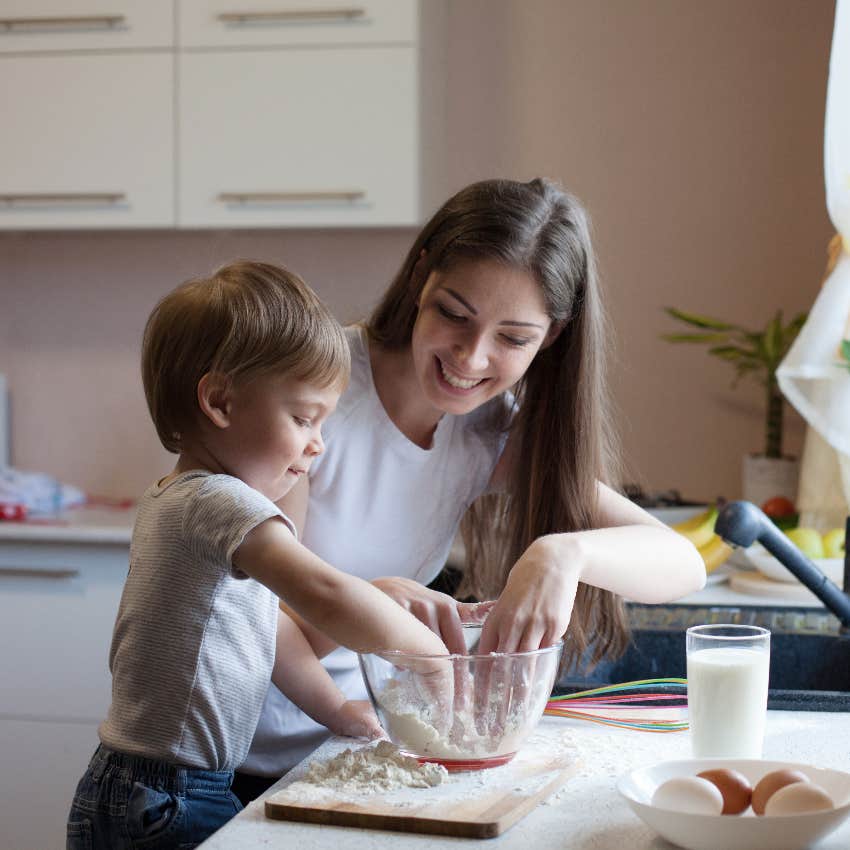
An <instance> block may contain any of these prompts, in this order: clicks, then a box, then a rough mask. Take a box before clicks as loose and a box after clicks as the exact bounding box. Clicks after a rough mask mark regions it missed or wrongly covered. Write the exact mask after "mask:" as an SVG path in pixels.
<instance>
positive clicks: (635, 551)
mask: <svg viewBox="0 0 850 850" xmlns="http://www.w3.org/2000/svg"><path fill="white" fill-rule="evenodd" d="M598 499H599V502H598V515H599V518H600V527H599V528H595V529H592V530H589V531H576V532H571V533H562V534H549V535H546V536H544V537H540V538H538V539H537V540H535V541H534V542H533V543H532V544H531V545H530V546H529V547H528V549H526V551H525V552H524V553H523V555H522V557H520V559H519V560H518V561H517V562H516V564H514V566H513V568H512V569H511V572H510V575H509V576H508V581H507V583H506V585H505V589H504V591H503V592H502V594H501V596H500V597H499V600H498V601H497V603H496V605H495V607H494V608H493V610H492V612H491V613H490V616H489V617H488V619H487V623H486V624H485V626H484V630H483V632H482V635H481V642H480V644H479V651H481V652H490V651H493V650H498V651H501V652H509V651H514V650H528V649H537V648H538V647H540V646H546V645H548V644H551V643H553V642H554V641H556V640H558V639H559V638H560V637H561V636H562V635H563V634H564V633H565V632H566V630H567V626H568V625H569V622H570V615H571V614H572V608H573V602H574V601H575V595H576V590H577V589H578V583H579V582H580V581H583V582H585V583H586V584H590V585H593V586H594V587H600V588H602V589H604V590H610V591H612V592H613V593H616V594H617V595H619V596H623V597H625V598H627V599H630V600H633V601H635V602H648V603H656V602H669V601H671V600H673V599H678V598H679V597H681V596H684V595H686V594H688V593H691V592H693V591H695V590H699V589H700V588H701V587H702V586H703V585H704V584H705V566H704V564H703V561H702V558H701V557H700V555H699V552H697V550H696V548H695V547H694V546H693V545H692V544H691V543H690V541H688V540H687V539H685V538H684V537H683V536H682V535H680V534H677V533H676V532H675V531H673V530H672V529H670V528H668V527H667V526H665V525H664V524H663V523H661V522H659V521H658V520H656V519H655V518H654V517H652V516H650V515H649V514H648V513H646V511H644V510H642V509H641V508H639V507H637V506H636V505H634V504H632V503H631V502H629V500H628V499H626V498H625V497H623V496H620V495H619V494H617V493H615V492H614V491H613V490H611V489H610V488H609V487H606V486H605V485H603V484H600V485H599V487H598Z"/></svg>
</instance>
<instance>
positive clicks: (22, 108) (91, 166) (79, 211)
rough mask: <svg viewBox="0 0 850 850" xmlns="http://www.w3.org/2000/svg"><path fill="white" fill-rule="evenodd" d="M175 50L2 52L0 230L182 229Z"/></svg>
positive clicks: (0, 63) (0, 86)
mask: <svg viewBox="0 0 850 850" xmlns="http://www.w3.org/2000/svg"><path fill="white" fill-rule="evenodd" d="M173 77H174V57H173V56H172V55H171V53H159V52H130V51H127V52H116V53H104V54H89V53H85V52H79V53H74V52H67V53H50V54H45V55H41V54H37V53H36V54H28V55H19V54H14V55H11V54H4V55H0V115H3V117H4V126H5V131H4V134H3V144H2V150H3V156H2V157H0V228H10V229H11V228H15V229H27V228H31V229H37V228H100V227H109V228H111V227H115V228H119V227H170V226H172V225H173V224H174V190H173V180H174V163H173V138H174V115H173V108H172V103H171V91H172V86H173Z"/></svg>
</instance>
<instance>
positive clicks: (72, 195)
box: [0, 192, 127, 204]
mask: <svg viewBox="0 0 850 850" xmlns="http://www.w3.org/2000/svg"><path fill="white" fill-rule="evenodd" d="M126 197H127V195H126V194H124V192H0V203H5V204H117V203H119V202H120V201H123V200H125V199H126Z"/></svg>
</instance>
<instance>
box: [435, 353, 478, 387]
mask: <svg viewBox="0 0 850 850" xmlns="http://www.w3.org/2000/svg"><path fill="white" fill-rule="evenodd" d="M434 359H435V360H436V362H437V371H438V373H439V376H440V377H441V378H442V379H443V382H444V383H446V384H448V385H449V386H450V387H451V388H452V389H454V390H461V391H463V392H469V391H470V390H474V389H475V388H476V387H478V386H480V385H481V384H483V383H484V382H485V381H486V380H488V379H487V378H469V377H466V376H465V375H463V374H461V373H460V372H458V371H457V370H455V369H453V368H452V367H451V366H449V365H448V364H447V363H446V362H445V361H444V360H442V359H441V358H440V357H438V356H437V355H435V356H434Z"/></svg>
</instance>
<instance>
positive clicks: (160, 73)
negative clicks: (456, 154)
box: [0, 0, 444, 229]
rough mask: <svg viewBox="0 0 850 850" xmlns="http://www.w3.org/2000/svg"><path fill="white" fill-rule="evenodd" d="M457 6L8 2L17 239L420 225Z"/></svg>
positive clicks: (240, 0)
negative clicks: (87, 231)
mask: <svg viewBox="0 0 850 850" xmlns="http://www.w3.org/2000/svg"><path fill="white" fill-rule="evenodd" d="M443 10H444V3H443V0H431V2H429V3H427V4H423V5H422V7H421V8H420V4H419V3H418V2H417V0H365V2H359V3H352V4H348V5H345V4H330V5H328V4H327V3H325V2H321V0H297V2H296V0H277V2H275V0H257V2H248V0H230V2H222V0H180V2H176V0H154V2H151V3H140V2H138V1H137V2H129V0H125V2H121V0H108V2H106V3H104V4H103V6H102V7H101V11H102V14H97V15H93V14H92V13H91V10H90V9H89V8H88V7H83V6H82V4H81V3H80V2H79V0H54V2H50V0H37V2H35V3H25V2H13V0H0V109H2V114H3V115H4V123H5V124H6V126H7V127H9V128H12V129H11V131H10V132H8V133H7V137H6V139H4V157H3V159H2V161H0V229H41V228H45V229H56V228H73V229H80V228H173V227H177V228H206V227H228V228H229V227H294V226H312V227H314V226H345V227H348V226H413V225H416V224H417V223H418V222H419V221H421V220H422V218H423V215H424V213H425V212H426V211H430V207H431V206H432V203H431V201H432V200H433V199H434V198H436V197H439V196H440V195H441V194H442V187H441V186H440V183H439V178H438V175H437V174H436V173H435V168H436V165H435V164H436V162H437V156H436V155H435V154H434V153H433V151H434V149H435V147H436V145H435V144H433V142H434V141H436V142H437V144H438V145H442V138H441V137H439V136H440V116H441V115H442V110H441V98H442V89H443V81H444V78H443V77H442V71H443V68H444V62H442V61H441V60H440V56H441V55H442V53H441V51H442V50H443V47H442V44H441V40H440V38H439V33H440V27H441V26H442V25H443V20H444V11H443ZM4 21H5V23H3V22H4ZM426 33H427V35H428V37H427V39H425V38H424V37H423V36H424V35H425V34H426ZM425 41H427V42H428V44H429V48H428V53H429V56H428V57H426V56H425V51H424V50H423V45H424V43H425ZM424 76H427V80H425V79H423V77H424ZM423 115H427V116H428V120H423V118H422V116H423ZM438 137H439V138H438ZM423 189H427V192H425V193H423ZM423 195H424V196H423Z"/></svg>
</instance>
